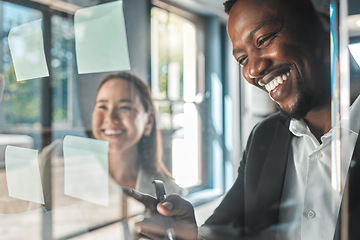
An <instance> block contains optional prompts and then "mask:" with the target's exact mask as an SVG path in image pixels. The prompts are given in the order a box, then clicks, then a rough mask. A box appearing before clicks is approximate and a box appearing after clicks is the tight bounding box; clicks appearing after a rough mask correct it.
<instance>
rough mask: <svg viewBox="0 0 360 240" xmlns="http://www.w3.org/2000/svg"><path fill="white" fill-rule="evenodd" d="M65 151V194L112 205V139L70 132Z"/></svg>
mask: <svg viewBox="0 0 360 240" xmlns="http://www.w3.org/2000/svg"><path fill="white" fill-rule="evenodd" d="M63 152H64V169H65V173H64V175H65V176H64V181H65V182H64V185H65V186H64V191H65V194H66V195H69V196H72V197H75V198H79V199H82V200H85V201H89V202H92V203H96V204H99V205H103V206H108V202H109V185H108V184H109V167H108V142H106V141H101V140H96V139H89V138H83V137H76V136H66V137H65V138H64V144H63Z"/></svg>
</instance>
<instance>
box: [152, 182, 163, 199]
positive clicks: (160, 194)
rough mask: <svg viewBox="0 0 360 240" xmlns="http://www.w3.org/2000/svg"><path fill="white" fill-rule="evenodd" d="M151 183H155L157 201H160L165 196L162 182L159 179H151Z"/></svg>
mask: <svg viewBox="0 0 360 240" xmlns="http://www.w3.org/2000/svg"><path fill="white" fill-rule="evenodd" d="M152 183H153V184H154V185H155V192H156V198H157V201H158V202H162V201H163V200H164V199H165V198H166V191H165V185H164V182H163V181H161V180H153V181H152Z"/></svg>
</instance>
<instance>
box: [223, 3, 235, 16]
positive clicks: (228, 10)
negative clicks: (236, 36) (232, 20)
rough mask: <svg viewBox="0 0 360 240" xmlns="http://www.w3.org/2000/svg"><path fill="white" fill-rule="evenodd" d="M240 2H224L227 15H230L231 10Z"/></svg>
mask: <svg viewBox="0 0 360 240" xmlns="http://www.w3.org/2000/svg"><path fill="white" fill-rule="evenodd" d="M237 1H238V0H227V1H226V2H224V8H225V9H224V10H225V12H226V13H227V14H229V13H230V10H231V8H232V7H233V6H234V4H235V3H236V2H237Z"/></svg>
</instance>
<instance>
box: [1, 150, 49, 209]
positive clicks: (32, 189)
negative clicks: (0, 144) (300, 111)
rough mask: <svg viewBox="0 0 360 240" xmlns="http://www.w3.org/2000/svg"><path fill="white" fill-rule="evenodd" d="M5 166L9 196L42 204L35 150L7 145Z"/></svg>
mask: <svg viewBox="0 0 360 240" xmlns="http://www.w3.org/2000/svg"><path fill="white" fill-rule="evenodd" d="M5 168H6V180H7V185H8V191H9V196H10V197H14V198H18V199H22V200H27V201H31V202H36V203H41V204H44V195H43V191H42V185H41V177H40V169H39V161H38V151H37V150H33V149H28V148H21V147H13V146H7V147H6V150H5Z"/></svg>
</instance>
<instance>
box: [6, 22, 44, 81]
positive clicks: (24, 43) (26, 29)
mask: <svg viewBox="0 0 360 240" xmlns="http://www.w3.org/2000/svg"><path fill="white" fill-rule="evenodd" d="M41 23H42V21H41V19H39V20H35V21H32V22H30V23H26V24H23V25H20V26H17V27H14V28H12V29H11V30H10V32H9V37H8V40H9V47H10V52H11V57H12V61H13V64H14V69H15V75H16V79H17V81H22V80H28V79H33V78H40V77H47V76H49V70H48V67H47V64H46V58H45V51H44V41H43V34H42V30H41Z"/></svg>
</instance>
